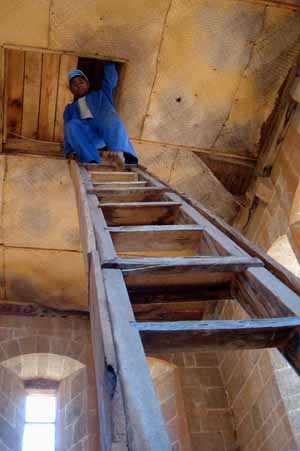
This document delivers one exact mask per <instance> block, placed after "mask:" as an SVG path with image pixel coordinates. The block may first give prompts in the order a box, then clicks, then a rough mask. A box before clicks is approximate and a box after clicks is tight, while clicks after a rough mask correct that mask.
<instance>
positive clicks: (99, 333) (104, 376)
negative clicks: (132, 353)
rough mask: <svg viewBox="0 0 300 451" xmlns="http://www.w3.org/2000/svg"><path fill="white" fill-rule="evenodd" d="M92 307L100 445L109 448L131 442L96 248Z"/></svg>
mask: <svg viewBox="0 0 300 451" xmlns="http://www.w3.org/2000/svg"><path fill="white" fill-rule="evenodd" d="M89 285H90V290H89V307H90V321H91V338H92V345H93V358H94V367H95V373H96V389H97V400H98V416H99V432H100V434H99V435H100V441H101V443H100V449H101V451H102V450H103V451H109V450H111V449H112V445H113V443H114V442H115V443H116V442H121V443H123V445H124V446H125V445H126V444H127V432H126V427H127V424H126V420H125V410H124V399H123V396H122V393H121V386H120V379H119V377H118V376H117V381H116V383H117V385H116V391H115V393H114V396H112V395H113V394H112V392H111V389H112V386H111V383H110V377H109V370H108V368H110V369H113V371H114V373H115V375H118V363H117V356H116V352H115V346H114V342H113V336H112V324H111V321H110V317H109V311H108V306H107V301H106V295H105V287H104V283H103V277H102V273H101V268H100V262H99V256H98V254H97V252H96V251H93V252H92V253H91V257H90V274H89Z"/></svg>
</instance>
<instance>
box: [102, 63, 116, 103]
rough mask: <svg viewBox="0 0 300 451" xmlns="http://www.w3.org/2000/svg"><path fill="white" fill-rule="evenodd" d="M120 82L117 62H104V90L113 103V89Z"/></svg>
mask: <svg viewBox="0 0 300 451" xmlns="http://www.w3.org/2000/svg"><path fill="white" fill-rule="evenodd" d="M117 84H118V72H117V69H116V65H115V63H105V64H104V78H103V81H102V91H103V92H104V93H105V94H106V95H107V97H108V98H109V100H110V101H111V103H113V96H112V95H113V90H114V89H115V87H116V86H117Z"/></svg>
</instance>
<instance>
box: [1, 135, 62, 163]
mask: <svg viewBox="0 0 300 451" xmlns="http://www.w3.org/2000/svg"><path fill="white" fill-rule="evenodd" d="M4 149H5V151H9V152H12V153H25V154H29V155H43V156H53V157H57V158H63V152H62V150H61V148H60V146H59V144H58V143H55V142H50V141H43V142H39V141H30V140H26V139H18V138H9V139H7V141H6V143H5V144H4Z"/></svg>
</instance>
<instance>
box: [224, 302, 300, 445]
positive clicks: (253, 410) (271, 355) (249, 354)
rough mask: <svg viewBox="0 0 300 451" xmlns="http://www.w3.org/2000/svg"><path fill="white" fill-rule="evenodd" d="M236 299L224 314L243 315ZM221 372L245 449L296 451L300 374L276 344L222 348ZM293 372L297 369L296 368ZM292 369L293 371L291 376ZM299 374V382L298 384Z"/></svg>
mask: <svg viewBox="0 0 300 451" xmlns="http://www.w3.org/2000/svg"><path fill="white" fill-rule="evenodd" d="M247 317H248V316H247V314H246V312H245V311H244V310H243V309H242V308H241V307H240V305H239V304H238V302H235V301H227V303H226V304H225V307H224V308H223V311H222V313H221V319H225V320H226V319H227V320H229V319H245V318H247ZM218 360H219V363H220V372H221V376H222V379H223V382H224V387H225V389H226V392H227V394H228V400H229V407H230V408H231V409H232V412H233V417H234V427H235V430H236V435H237V442H238V445H239V446H240V449H241V450H243V451H295V450H297V449H299V448H298V445H297V442H296V440H297V437H296V434H295V431H296V429H294V430H293V429H292V423H291V421H290V419H291V416H293V418H294V423H296V422H298V433H299V411H297V410H296V409H297V408H298V406H299V385H300V384H299V377H298V376H297V375H295V373H294V372H293V370H292V369H291V368H289V367H288V364H287V363H286V361H285V359H284V358H283V357H281V356H280V354H279V352H278V351H277V350H268V349H263V350H243V351H225V352H219V353H218ZM293 373H294V374H293ZM291 375H292V377H291ZM295 380H296V384H295Z"/></svg>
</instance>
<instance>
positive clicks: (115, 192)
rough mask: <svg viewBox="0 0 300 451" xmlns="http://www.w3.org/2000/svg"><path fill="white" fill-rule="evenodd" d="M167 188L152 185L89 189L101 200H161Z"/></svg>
mask: <svg viewBox="0 0 300 451" xmlns="http://www.w3.org/2000/svg"><path fill="white" fill-rule="evenodd" d="M165 192H166V188H156V187H151V186H146V187H133V188H101V189H99V188H97V189H92V190H90V191H89V193H90V194H96V195H97V196H98V198H99V201H100V202H145V201H152V202H153V201H159V200H160V199H161V197H162V195H163V194H164V193H165Z"/></svg>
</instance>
